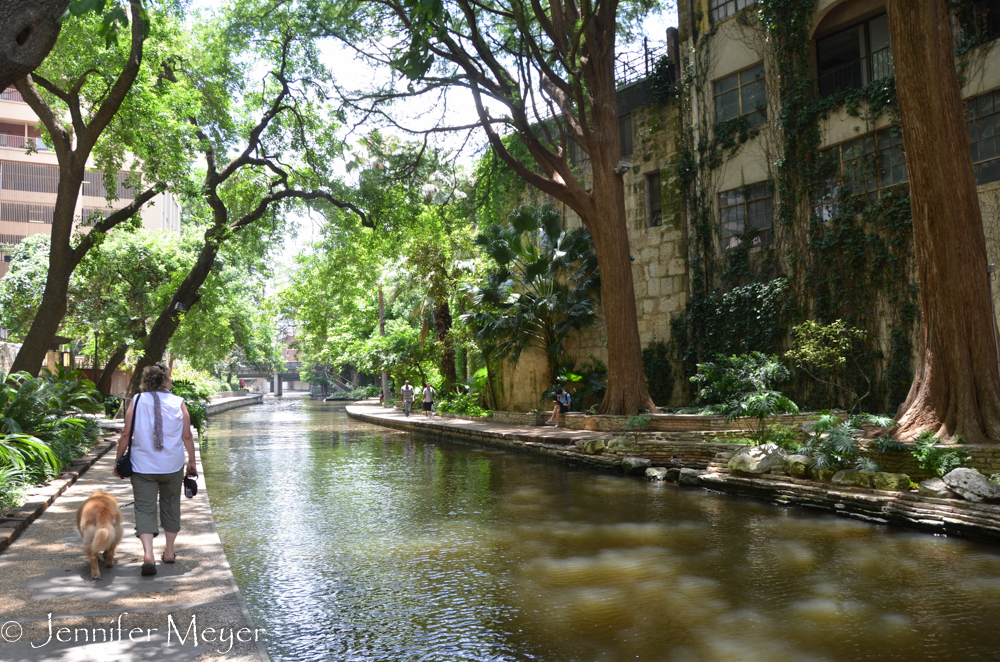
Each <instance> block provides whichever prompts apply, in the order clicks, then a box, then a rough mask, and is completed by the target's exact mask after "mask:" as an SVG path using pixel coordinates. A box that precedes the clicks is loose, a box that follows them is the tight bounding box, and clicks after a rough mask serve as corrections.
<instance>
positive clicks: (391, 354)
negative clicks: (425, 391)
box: [343, 319, 438, 385]
mask: <svg viewBox="0 0 1000 662" xmlns="http://www.w3.org/2000/svg"><path fill="white" fill-rule="evenodd" d="M385 332H386V334H385V335H384V336H382V335H379V334H378V333H377V332H375V333H373V334H372V336H371V337H370V338H368V339H367V340H364V341H356V342H354V343H353V344H351V345H350V346H349V347H347V349H346V351H345V353H344V355H343V358H344V359H345V360H346V362H349V363H351V364H352V365H355V366H357V368H358V370H360V371H362V372H365V373H368V374H377V373H379V372H381V371H382V370H383V369H385V370H387V371H389V373H390V374H391V375H392V377H393V378H394V381H395V382H396V383H397V384H400V385H401V384H402V383H403V381H404V380H406V379H409V380H410V381H411V382H413V383H414V384H424V383H425V382H428V381H435V382H436V381H438V380H437V375H436V366H435V363H436V362H437V358H438V348H437V347H436V346H435V345H434V343H430V342H425V340H424V339H423V338H421V334H420V329H415V328H413V327H411V326H410V325H409V324H407V323H406V322H405V321H403V320H399V319H395V320H390V321H389V322H387V323H386V328H385Z"/></svg>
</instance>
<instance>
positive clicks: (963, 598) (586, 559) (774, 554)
mask: <svg viewBox="0 0 1000 662" xmlns="http://www.w3.org/2000/svg"><path fill="white" fill-rule="evenodd" d="M207 434H208V441H207V443H206V444H205V445H204V446H203V448H202V461H203V464H204V470H205V478H206V481H207V485H208V494H209V498H210V500H211V503H212V510H213V513H214V515H215V521H216V524H217V526H218V529H219V534H220V535H221V537H222V542H223V545H224V546H225V549H226V554H227V556H228V559H229V563H230V564H231V566H232V568H233V572H234V574H235V576H236V580H237V583H238V584H239V586H240V589H241V591H242V592H243V596H244V598H245V600H246V602H247V605H248V607H249V609H250V612H251V614H252V616H253V618H254V621H255V622H256V623H257V625H258V627H263V628H266V630H267V639H266V640H267V649H268V652H269V653H270V655H271V657H272V659H273V660H275V661H276V662H277V661H283V660H296V661H298V660H335V661H341V660H343V661H355V660H358V661H360V660H365V661H369V660H370V661H372V662H375V661H378V662H397V661H398V662H403V661H406V662H418V661H420V662H432V661H433V662H452V661H458V660H482V661H486V660H491V661H514V660H541V661H545V662H589V661H592V660H594V661H596V660H601V661H604V660H608V661H619V660H622V661H623V660H643V661H653V662H658V661H672V660H678V661H689V660H691V661H693V660H727V661H728V660H732V661H734V662H747V661H755V660H767V661H769V662H775V661H781V660H789V661H796V662H799V661H803V660H806V661H809V660H908V661H913V660H925V659H926V660H932V659H933V660H997V659H1000V622H998V619H1000V548H996V547H991V546H986V545H979V544H975V543H970V542H966V541H962V540H957V539H949V538H943V537H935V536H932V535H928V534H923V533H914V532H909V531H905V530H901V529H896V528H892V527H886V526H878V525H872V524H867V523H862V522H856V521H853V520H849V519H844V518H839V517H836V516H833V515H826V514H816V513H811V512H807V511H804V510H797V509H789V508H781V507H777V506H771V505H764V504H759V503H755V502H753V501H749V500H743V499H738V498H734V497H728V496H722V495H714V494H709V493H706V492H705V491H704V490H700V489H681V488H678V487H676V486H674V485H667V484H662V483H647V482H646V481H644V480H640V479H636V478H626V477H624V476H617V475H605V474H601V473H597V472H593V471H588V470H580V469H573V468H569V467H566V466H564V465H561V464H556V463H552V462H549V461H545V460H542V459H537V458H533V457H529V456H522V455H515V454H509V453H504V452H498V451H491V450H483V449H478V448H476V447H473V446H466V445H461V444H453V443H448V442H444V441H434V440H428V439H426V438H419V439H414V438H411V437H410V435H409V434H407V433H401V432H395V431H389V430H384V429H382V428H377V427H374V426H370V425H367V424H363V423H357V422H354V421H351V420H350V419H348V418H347V416H346V414H345V413H344V412H343V406H337V405H335V404H332V403H322V402H315V401H309V400H303V399H297V398H288V399H284V400H281V399H277V400H270V401H267V402H265V404H264V405H261V406H255V407H246V408H243V409H237V410H233V411H231V412H226V413H224V414H220V415H217V416H214V417H213V418H212V422H211V424H210V425H209V429H208V433H207Z"/></svg>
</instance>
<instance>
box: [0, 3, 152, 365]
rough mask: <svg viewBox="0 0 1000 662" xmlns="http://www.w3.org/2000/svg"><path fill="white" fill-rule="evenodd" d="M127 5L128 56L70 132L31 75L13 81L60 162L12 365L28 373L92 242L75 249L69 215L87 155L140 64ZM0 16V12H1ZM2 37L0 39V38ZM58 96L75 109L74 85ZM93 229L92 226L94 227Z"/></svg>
mask: <svg viewBox="0 0 1000 662" xmlns="http://www.w3.org/2000/svg"><path fill="white" fill-rule="evenodd" d="M47 2H48V0H45V3H46V4H47ZM40 4H41V3H40ZM66 4H68V3H66ZM129 5H130V7H131V12H132V21H131V34H132V42H131V44H132V45H131V50H130V52H129V59H128V61H127V62H126V64H125V66H124V67H123V68H122V71H121V73H120V74H119V75H118V77H117V79H116V80H115V82H114V84H113V85H112V87H111V88H110V89H109V90H108V92H107V95H106V96H105V98H104V100H103V102H101V103H100V104H99V106H98V107H97V108H96V110H94V111H93V115H92V116H91V117H90V119H89V123H88V124H86V125H85V126H82V127H76V134H75V135H71V132H70V131H69V129H67V126H66V123H65V122H64V121H62V120H60V119H59V117H58V112H57V111H55V110H53V109H52V107H51V106H49V104H48V103H47V102H46V101H45V100H44V99H43V98H42V96H41V95H40V94H39V93H38V90H37V89H36V88H35V85H34V82H33V81H32V80H31V79H30V78H26V77H24V76H21V77H20V78H19V79H18V82H17V89H18V91H19V92H20V93H21V96H22V97H24V100H25V102H26V103H27V104H28V105H29V107H30V108H31V110H32V111H33V112H34V113H35V114H36V115H37V116H38V117H39V118H40V119H41V120H42V123H43V124H44V125H45V126H46V128H48V130H49V134H50V135H51V137H52V141H53V144H54V147H55V152H56V157H57V158H58V160H59V185H58V187H57V189H56V203H55V209H54V210H53V212H52V233H51V237H52V239H51V245H50V249H49V272H48V276H47V278H46V281H45V291H44V293H43V294H42V303H41V306H39V309H38V312H37V313H36V314H35V319H34V320H32V322H31V328H30V329H29V330H28V335H27V337H26V338H25V340H24V343H23V345H22V346H21V350H20V351H19V352H18V354H17V358H16V359H14V364H13V365H12V366H11V371H12V372H13V371H18V370H23V371H25V372H27V373H29V374H30V375H32V376H37V375H38V371H39V370H40V369H41V367H42V361H44V360H45V353H46V352H47V351H48V349H49V347H50V346H51V345H52V339H53V338H54V337H55V335H56V332H58V331H59V325H60V323H62V318H63V316H64V315H65V314H66V308H67V302H66V295H67V292H68V290H69V279H70V276H72V275H73V270H74V269H76V266H77V265H78V264H79V263H80V261H81V260H82V259H83V256H84V255H85V254H86V252H87V250H89V248H90V246H92V245H93V244H88V243H86V240H83V241H81V242H80V243H79V245H77V246H76V247H74V246H73V245H72V243H71V238H72V237H71V235H72V231H73V214H74V212H75V211H76V201H77V198H78V197H79V195H80V185H81V184H82V183H83V178H84V176H85V174H86V167H87V159H88V158H90V154H91V151H92V150H93V148H94V145H95V144H96V143H97V140H98V138H99V137H100V136H101V134H102V133H103V132H104V130H105V129H106V128H107V126H108V124H109V123H110V122H111V120H112V119H113V117H114V116H115V114H116V113H117V112H118V109H119V108H120V107H121V104H122V102H124V100H125V97H126V95H127V94H128V92H129V90H130V89H131V88H132V84H133V83H134V82H135V78H136V76H137V75H138V73H139V67H140V65H141V63H142V45H143V36H142V34H143V19H142V18H140V17H141V15H142V3H141V0H130V3H129ZM65 6H66V5H65V4H64V5H63V7H64V8H65ZM0 12H2V10H0ZM2 15H3V14H2V13H0V16H2ZM0 34H2V33H0ZM5 38H6V37H0V40H2V39H5ZM50 48H51V46H50ZM81 80H82V79H81ZM63 94H64V96H63V97H62V98H63V100H64V101H66V102H67V103H68V104H70V102H72V103H71V104H70V105H71V108H74V107H75V108H76V109H77V110H79V103H80V91H79V90H78V89H75V88H74V89H72V90H71V91H70V92H66V91H65V90H64V91H63ZM67 114H68V113H67ZM157 192H158V191H157ZM153 195H154V191H153V189H150V190H147V191H145V192H144V193H143V194H142V195H140V196H138V197H137V198H135V199H134V200H133V204H132V205H129V207H132V206H133V205H135V204H136V203H138V204H142V202H144V201H146V200H148V199H150V198H151V197H152V196H153ZM135 211H137V209H135V210H133V211H132V212H130V213H129V215H131V214H132V213H135ZM123 213H125V212H124V210H122V211H119V212H115V214H112V217H114V216H116V215H117V214H123ZM125 218H126V217H122V218H121V220H125ZM121 220H119V221H118V222H121ZM97 229H98V228H95V231H96V230H97ZM108 229H110V226H109V227H105V228H104V231H107V230H108Z"/></svg>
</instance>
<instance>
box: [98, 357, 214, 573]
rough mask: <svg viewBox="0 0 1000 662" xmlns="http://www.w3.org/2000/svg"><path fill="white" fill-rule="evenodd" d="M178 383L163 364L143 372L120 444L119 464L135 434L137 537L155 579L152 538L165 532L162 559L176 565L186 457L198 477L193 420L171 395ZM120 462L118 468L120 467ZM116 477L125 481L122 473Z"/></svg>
mask: <svg viewBox="0 0 1000 662" xmlns="http://www.w3.org/2000/svg"><path fill="white" fill-rule="evenodd" d="M172 386H173V383H172V382H171V381H170V377H169V375H168V374H167V369H166V368H165V367H164V366H163V364H159V363H158V364H155V365H151V366H149V367H147V368H146V369H145V370H143V371H142V384H141V386H140V391H141V392H140V393H139V394H138V395H136V396H135V397H133V398H132V402H131V404H130V405H129V408H128V411H126V412H125V429H124V430H122V435H121V437H119V439H118V458H117V459H121V457H122V455H123V454H124V453H125V450H126V449H127V447H128V439H129V431H130V430H132V428H133V426H134V427H135V429H134V431H133V432H132V455H131V457H132V476H131V481H132V493H133V495H134V498H135V534H136V535H137V536H138V537H139V540H141V541H142V552H143V554H142V574H143V575H155V574H156V561H155V560H154V558H153V538H154V537H155V536H157V535H159V533H160V531H159V528H158V527H157V521H156V514H157V501H159V515H160V521H159V523H160V525H162V526H163V531H164V532H165V535H164V537H165V538H166V546H165V549H164V551H163V554H162V556H161V557H160V559H161V560H162V561H163V562H164V563H173V562H174V560H175V555H174V540H175V539H176V538H177V533H178V531H180V530H181V491H182V490H183V485H184V473H185V472H184V469H185V467H184V452H185V450H186V451H187V475H189V476H196V475H197V473H198V470H197V467H196V465H195V459H194V437H192V436H191V416H190V415H189V414H188V410H187V407H186V406H185V405H184V399H183V398H181V397H179V396H176V395H174V394H172V393H170V388H171V387H172ZM117 459H116V462H115V463H116V465H117ZM114 474H115V475H116V476H118V477H119V478H121V476H120V475H119V474H118V470H117V468H116V469H115V471H114Z"/></svg>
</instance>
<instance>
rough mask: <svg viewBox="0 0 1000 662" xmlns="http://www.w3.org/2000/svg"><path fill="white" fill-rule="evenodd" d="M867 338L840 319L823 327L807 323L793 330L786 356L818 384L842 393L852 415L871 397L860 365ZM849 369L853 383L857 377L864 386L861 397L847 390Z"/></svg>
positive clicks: (864, 334)
mask: <svg viewBox="0 0 1000 662" xmlns="http://www.w3.org/2000/svg"><path fill="white" fill-rule="evenodd" d="M866 337H867V334H866V333H865V331H864V330H862V329H857V328H854V327H851V326H848V325H847V324H846V323H844V321H843V320H837V321H836V322H833V323H831V324H826V325H824V324H820V323H819V322H816V321H814V320H806V321H805V322H803V323H802V324H799V325H798V326H796V327H794V328H793V329H792V349H790V350H789V351H787V352H785V357H786V358H788V359H790V360H791V361H792V362H794V363H795V365H797V366H798V367H799V368H800V369H801V370H802V371H804V372H805V373H806V374H807V375H809V376H810V377H811V378H813V379H815V380H816V381H817V382H820V383H822V384H825V385H827V386H828V387H830V388H831V389H839V390H842V391H843V392H844V393H845V394H846V395H847V397H848V399H849V402H850V404H851V406H850V408H849V410H850V411H851V412H853V411H854V410H855V409H860V408H861V406H862V405H861V403H862V402H863V401H864V400H865V398H867V397H868V396H869V395H870V394H871V381H870V380H869V379H868V377H867V375H866V374H865V371H864V370H863V369H862V368H861V363H860V362H861V360H862V358H863V355H864V353H865V348H864V341H865V339H866ZM851 370H853V371H854V375H855V381H856V380H857V378H860V379H861V380H863V381H864V382H865V383H866V384H867V391H866V392H865V393H864V394H863V395H859V394H858V393H857V392H855V391H854V390H853V389H852V388H851V387H850V383H851V381H852V380H851V379H850V375H849V374H848V371H851Z"/></svg>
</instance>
